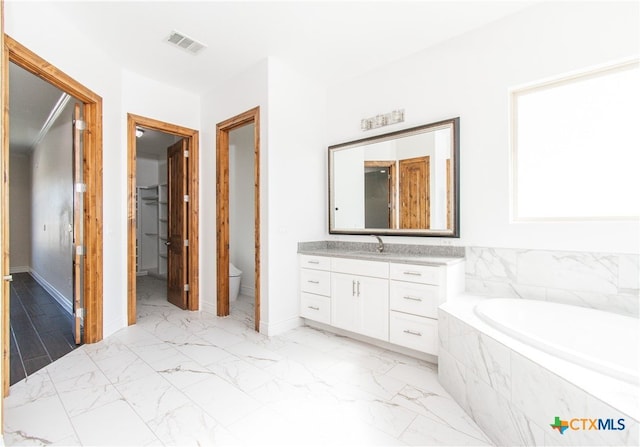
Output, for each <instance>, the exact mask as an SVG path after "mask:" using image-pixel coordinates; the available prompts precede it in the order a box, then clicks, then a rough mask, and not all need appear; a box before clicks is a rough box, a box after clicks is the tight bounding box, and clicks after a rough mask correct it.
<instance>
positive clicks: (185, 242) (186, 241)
mask: <svg viewBox="0 0 640 447" xmlns="http://www.w3.org/2000/svg"><path fill="white" fill-rule="evenodd" d="M184 246H185V247H188V246H189V239H185V240H184Z"/></svg>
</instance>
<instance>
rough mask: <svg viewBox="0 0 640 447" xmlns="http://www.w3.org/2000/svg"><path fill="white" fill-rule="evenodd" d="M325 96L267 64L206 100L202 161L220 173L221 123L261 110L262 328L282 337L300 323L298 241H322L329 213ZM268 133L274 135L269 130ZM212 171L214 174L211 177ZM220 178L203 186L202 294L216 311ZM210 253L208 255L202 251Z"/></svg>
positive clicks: (283, 69) (280, 67)
mask: <svg viewBox="0 0 640 447" xmlns="http://www.w3.org/2000/svg"><path fill="white" fill-rule="evenodd" d="M325 95H326V93H325V91H324V90H323V89H321V88H319V87H318V86H317V85H315V84H314V83H313V82H312V81H310V80H308V79H307V78H305V77H304V76H302V75H300V74H298V73H297V72H295V71H294V70H292V69H291V68H290V67H288V66H287V65H286V64H284V63H283V62H281V61H279V60H276V59H272V58H270V59H268V60H264V61H262V62H260V63H259V64H256V65H255V66H253V67H251V68H249V69H248V70H247V71H245V72H244V73H242V74H240V75H239V76H237V77H234V78H233V79H232V80H230V81H229V82H228V83H226V84H224V85H220V86H218V87H217V88H215V89H214V90H212V91H211V92H209V93H208V94H207V95H205V96H204V97H203V100H202V122H203V134H202V145H203V147H208V148H212V149H211V150H209V151H203V156H202V158H201V163H202V164H204V165H206V166H210V167H211V169H214V167H215V151H214V150H213V148H214V147H215V125H216V123H219V122H222V121H224V120H226V119H229V118H231V117H233V116H236V115H238V114H240V113H242V112H245V111H247V110H249V109H251V108H253V107H256V106H260V175H261V177H260V222H261V230H260V238H261V243H260V269H261V274H260V292H261V317H260V328H261V329H260V330H261V332H263V333H268V334H275V333H278V332H282V331H284V330H286V329H288V328H290V327H293V326H296V325H297V324H298V322H299V319H298V290H297V289H298V285H297V279H296V273H295V272H296V270H297V254H296V253H297V243H298V242H299V241H303V240H317V239H321V238H323V235H324V232H325V231H326V228H327V224H326V222H327V214H326V203H327V193H326V180H325V177H326V172H327V171H326V170H327V163H326V141H325V134H324V130H325V129H324V122H325V120H326V116H325V110H326V109H325V105H326V96H325ZM267 128H268V129H269V131H268V132H267ZM212 172H213V171H212ZM215 186H216V185H215V176H214V175H210V176H209V177H208V181H207V182H205V183H203V185H202V197H201V200H202V201H203V202H205V203H208V204H211V205H210V206H207V207H204V208H201V210H202V212H201V216H202V227H203V228H204V229H206V230H203V231H202V232H201V241H202V244H203V246H205V247H207V250H206V253H207V254H208V256H206V257H205V256H203V257H202V259H201V267H202V269H201V278H202V283H201V294H202V297H203V299H204V300H205V305H206V308H209V309H211V310H215V297H216V277H215V269H216V259H215V255H213V256H212V255H211V254H212V253H215V250H216V241H215V229H216V216H215V207H214V206H213V204H214V203H215ZM203 253H204V252H203Z"/></svg>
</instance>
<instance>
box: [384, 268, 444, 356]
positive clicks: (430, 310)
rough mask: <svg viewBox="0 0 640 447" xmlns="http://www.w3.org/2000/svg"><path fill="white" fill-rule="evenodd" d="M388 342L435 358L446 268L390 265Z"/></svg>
mask: <svg viewBox="0 0 640 447" xmlns="http://www.w3.org/2000/svg"><path fill="white" fill-rule="evenodd" d="M389 271H390V281H389V290H390V306H389V307H390V312H389V327H390V329H389V341H390V342H391V343H394V344H397V345H401V346H405V347H407V348H411V349H415V350H418V351H421V352H426V353H428V354H433V355H437V354H438V320H437V318H438V306H439V305H440V304H441V303H442V302H443V301H444V292H445V267H443V266H428V265H410V264H390V266H389Z"/></svg>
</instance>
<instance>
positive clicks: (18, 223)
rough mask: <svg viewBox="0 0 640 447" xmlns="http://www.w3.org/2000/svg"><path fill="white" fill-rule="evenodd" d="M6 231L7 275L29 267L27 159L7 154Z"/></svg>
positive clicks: (29, 197) (24, 156)
mask: <svg viewBox="0 0 640 447" xmlns="http://www.w3.org/2000/svg"><path fill="white" fill-rule="evenodd" d="M9 165H10V169H11V173H10V174H11V176H10V178H9V213H10V216H9V231H10V233H11V235H10V242H9V243H10V245H9V248H10V250H11V257H10V260H9V262H10V266H11V272H28V271H29V267H30V266H31V156H30V155H26V154H14V153H11V154H10V160H9Z"/></svg>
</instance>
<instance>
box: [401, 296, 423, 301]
mask: <svg viewBox="0 0 640 447" xmlns="http://www.w3.org/2000/svg"><path fill="white" fill-rule="evenodd" d="M402 298H404V299H405V300H411V301H420V302H422V298H420V297H417V296H409V295H407V296H403V297H402Z"/></svg>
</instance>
